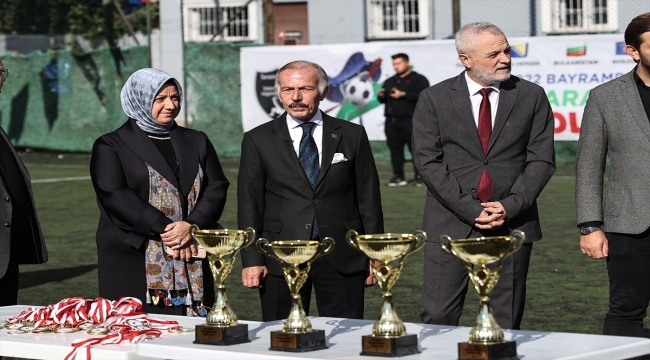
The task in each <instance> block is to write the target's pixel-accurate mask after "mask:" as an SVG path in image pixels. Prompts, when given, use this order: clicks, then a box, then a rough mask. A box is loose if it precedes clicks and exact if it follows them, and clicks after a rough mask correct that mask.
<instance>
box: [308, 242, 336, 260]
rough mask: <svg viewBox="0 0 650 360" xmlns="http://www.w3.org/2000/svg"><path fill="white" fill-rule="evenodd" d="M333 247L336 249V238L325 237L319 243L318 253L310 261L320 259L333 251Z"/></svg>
mask: <svg viewBox="0 0 650 360" xmlns="http://www.w3.org/2000/svg"><path fill="white" fill-rule="evenodd" d="M332 249H334V239H332V238H331V237H326V238H324V239H323V240H321V241H320V244H318V252H317V253H316V255H314V257H313V258H311V260H310V261H314V260H316V259H318V258H319V257H321V256H323V255H325V254H327V253H328V252H330V251H332Z"/></svg>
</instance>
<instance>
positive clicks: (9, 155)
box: [0, 60, 47, 306]
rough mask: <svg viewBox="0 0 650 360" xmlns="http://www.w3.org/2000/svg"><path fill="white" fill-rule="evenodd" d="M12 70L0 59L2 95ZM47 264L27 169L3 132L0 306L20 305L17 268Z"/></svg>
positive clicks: (0, 141)
mask: <svg viewBox="0 0 650 360" xmlns="http://www.w3.org/2000/svg"><path fill="white" fill-rule="evenodd" d="M8 75H9V70H7V69H5V68H4V65H3V63H2V60H0V92H2V86H3V85H4V82H5V79H6V78H7V76H8ZM46 261H47V249H46V248H45V242H44V241H43V233H42V231H41V227H40V225H39V223H38V218H37V217H36V206H35V205H34V196H33V195H32V185H31V180H30V177H29V173H28V172H27V168H26V167H25V165H24V164H23V162H22V161H21V160H20V157H18V153H17V152H16V149H14V147H13V145H12V144H11V141H9V138H8V137H7V134H6V133H5V132H4V130H2V129H0V289H2V294H3V295H2V296H0V306H8V305H16V304H17V303H18V265H19V264H40V263H44V262H46Z"/></svg>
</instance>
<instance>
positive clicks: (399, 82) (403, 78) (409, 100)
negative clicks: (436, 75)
mask: <svg viewBox="0 0 650 360" xmlns="http://www.w3.org/2000/svg"><path fill="white" fill-rule="evenodd" d="M392 59H393V69H395V75H394V76H392V77H390V78H388V79H387V80H386V81H385V82H384V86H382V88H381V89H379V92H378V93H377V100H379V102H380V103H384V104H386V105H385V106H384V116H385V117H386V123H385V125H384V132H385V133H386V144H387V145H388V149H390V159H391V163H392V165H393V177H392V178H391V179H390V181H389V182H388V186H404V185H406V184H408V182H407V181H406V178H405V177H404V145H406V146H408V149H409V151H410V152H411V154H413V151H412V149H411V135H412V133H413V123H412V122H411V118H412V117H413V111H415V103H416V102H417V101H418V97H419V96H420V92H421V91H422V90H424V89H426V88H428V87H429V80H427V78H425V77H424V76H422V75H420V74H418V73H416V72H415V71H413V70H411V64H410V63H409V57H408V55H406V54H403V53H399V54H395V55H393V56H392ZM413 170H414V171H415V178H414V180H413V185H414V186H422V185H423V184H422V180H420V176H419V175H418V172H417V170H416V169H415V167H414V169H413Z"/></svg>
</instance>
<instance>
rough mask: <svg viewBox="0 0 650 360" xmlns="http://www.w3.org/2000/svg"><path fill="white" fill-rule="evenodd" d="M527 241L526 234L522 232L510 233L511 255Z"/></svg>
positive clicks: (513, 231)
mask: <svg viewBox="0 0 650 360" xmlns="http://www.w3.org/2000/svg"><path fill="white" fill-rule="evenodd" d="M525 240H526V234H524V232H523V231H521V230H512V231H511V232H510V244H511V245H510V253H513V252H515V251H517V250H519V248H521V246H522V245H523V244H524V241H525Z"/></svg>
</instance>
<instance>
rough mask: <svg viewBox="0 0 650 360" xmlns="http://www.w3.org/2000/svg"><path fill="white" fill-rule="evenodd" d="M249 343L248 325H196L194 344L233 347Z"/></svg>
mask: <svg viewBox="0 0 650 360" xmlns="http://www.w3.org/2000/svg"><path fill="white" fill-rule="evenodd" d="M247 342H250V340H248V325H246V324H239V325H234V326H228V327H219V326H210V325H196V338H195V339H194V343H195V344H205V345H235V344H243V343H247Z"/></svg>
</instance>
